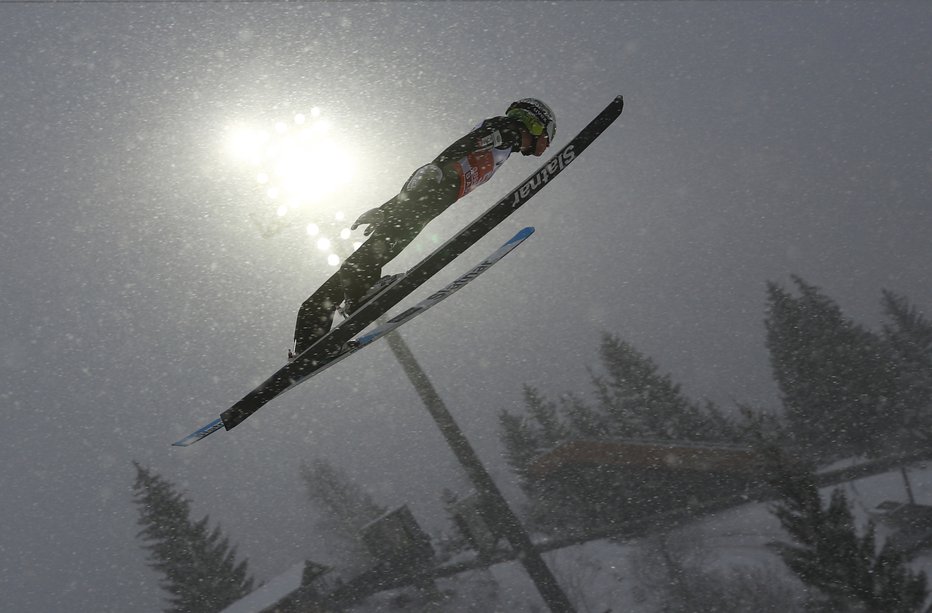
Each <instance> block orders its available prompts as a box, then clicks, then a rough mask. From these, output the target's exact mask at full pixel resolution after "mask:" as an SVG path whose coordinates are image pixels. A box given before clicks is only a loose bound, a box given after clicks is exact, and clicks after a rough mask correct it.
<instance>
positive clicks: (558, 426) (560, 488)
mask: <svg viewBox="0 0 932 613" xmlns="http://www.w3.org/2000/svg"><path fill="white" fill-rule="evenodd" d="M599 357H600V359H601V365H602V370H603V371H604V373H602V374H592V375H591V381H590V382H591V385H592V387H593V392H594V393H593V396H594V399H595V401H596V402H595V403H594V404H591V405H590V404H588V403H587V402H585V401H584V400H583V399H582V398H580V397H579V396H578V395H576V394H567V395H564V396H563V397H561V398H560V399H559V401H558V402H554V401H551V400H549V399H547V398H546V397H545V396H544V395H543V394H541V393H540V392H539V391H538V390H537V389H535V388H533V387H531V386H525V388H524V405H525V412H524V414H521V415H516V414H513V413H510V412H508V411H503V412H502V413H501V414H500V425H501V438H502V442H503V444H504V447H505V456H506V459H507V461H508V463H509V464H510V465H511V467H512V469H513V470H514V471H515V474H516V475H517V476H518V478H519V480H520V482H521V485H522V487H523V489H524V491H525V493H526V494H527V495H528V498H529V500H530V510H529V516H530V518H531V520H532V521H533V522H534V523H536V524H537V525H538V527H541V528H551V529H556V528H567V529H577V528H578V529H584V528H585V527H592V526H594V525H598V524H599V523H604V522H611V521H613V518H616V517H619V516H624V515H626V514H628V515H629V516H630V513H634V512H643V509H641V511H635V510H634V509H632V508H631V505H627V504H626V505H621V506H620V505H619V501H620V500H627V499H629V498H631V488H632V487H635V486H636V485H637V484H635V483H633V482H632V481H631V480H630V479H628V478H627V477H626V475H625V474H624V473H625V471H622V470H619V471H612V470H610V469H608V468H606V469H605V470H600V471H588V470H585V469H583V468H581V467H566V469H565V470H561V471H560V473H559V474H558V475H557V474H554V475H548V476H545V477H541V476H540V475H537V476H535V475H533V474H532V470H531V468H532V465H533V462H534V461H535V460H536V459H537V458H538V457H540V455H541V454H542V453H544V452H546V451H548V450H551V449H554V448H556V447H558V446H560V445H561V444H564V443H567V442H570V441H613V440H618V439H624V438H635V439H654V440H657V439H660V440H666V441H708V442H734V441H737V440H739V439H740V436H741V435H740V433H739V432H738V429H737V428H736V427H735V426H734V425H733V424H732V423H731V422H730V421H729V420H728V419H726V418H725V417H724V416H723V415H722V414H721V413H720V412H719V410H718V409H717V408H716V407H715V406H714V405H713V404H711V403H705V404H700V403H696V402H693V401H692V400H690V399H689V398H688V397H686V395H685V394H683V393H682V391H681V389H680V386H679V385H678V384H677V383H675V382H674V381H673V380H672V378H671V377H670V376H669V375H665V374H661V373H660V372H659V368H658V366H657V365H656V364H655V363H654V362H653V360H651V359H650V358H649V357H647V356H645V355H644V354H642V353H640V352H639V351H638V350H637V349H635V348H634V347H633V346H632V345H630V344H629V343H626V342H624V341H622V340H620V339H619V338H617V337H615V336H612V335H610V334H605V335H603V338H602V342H601V345H600V348H599ZM577 468H579V470H577ZM650 485H651V486H657V487H659V485H658V484H656V483H652V484H650ZM625 492H628V495H626V494H625ZM642 493H643V492H642ZM650 497H651V500H652V501H653V503H655V504H656V505H662V504H663V503H662V500H663V499H664V496H663V495H662V492H658V491H654V490H651V492H650ZM632 504H633V503H632ZM622 507H624V508H622Z"/></svg>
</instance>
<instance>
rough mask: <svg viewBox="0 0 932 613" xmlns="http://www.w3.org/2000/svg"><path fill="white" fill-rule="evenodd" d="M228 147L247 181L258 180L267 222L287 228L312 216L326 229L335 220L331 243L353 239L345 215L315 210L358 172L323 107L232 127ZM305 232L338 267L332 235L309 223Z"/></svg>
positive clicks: (350, 152)
mask: <svg viewBox="0 0 932 613" xmlns="http://www.w3.org/2000/svg"><path fill="white" fill-rule="evenodd" d="M226 148H227V152H228V153H229V155H230V157H231V158H232V159H233V160H234V161H235V162H236V163H237V164H240V165H241V166H242V167H243V170H244V173H245V176H246V177H248V178H250V179H251V180H254V181H255V183H254V185H255V188H256V191H257V194H260V195H261V196H260V198H259V199H258V200H259V201H260V202H261V203H262V206H263V207H264V208H265V215H266V216H267V217H271V218H278V219H279V220H280V222H282V223H285V224H288V223H293V222H299V221H300V219H301V218H304V219H305V221H306V220H307V218H308V217H310V218H311V219H315V220H318V223H320V222H324V223H325V224H329V223H330V222H329V220H335V221H336V224H339V227H336V226H335V227H334V228H333V231H332V232H333V239H336V238H337V236H339V238H340V239H343V240H344V242H345V239H347V238H349V236H348V235H347V232H346V230H345V229H344V226H343V224H342V223H340V222H343V220H344V219H345V215H344V213H343V212H342V211H336V212H333V211H332V210H331V211H328V212H327V213H325V214H321V213H322V211H317V210H315V209H314V208H312V207H313V206H314V205H315V204H318V203H325V202H326V199H327V197H328V196H331V195H332V194H334V193H335V192H337V191H338V190H340V189H341V188H345V187H347V186H348V185H349V183H350V181H351V180H352V179H353V176H354V172H355V167H356V163H355V159H354V156H353V153H352V151H351V150H350V149H348V148H347V147H346V146H345V145H344V144H343V143H342V142H341V140H340V138H339V136H338V129H337V127H336V126H335V125H334V124H333V122H332V121H330V120H328V119H327V118H325V117H323V112H322V111H321V109H320V108H319V107H313V108H311V109H309V110H307V111H306V112H300V113H295V114H293V115H291V116H290V117H288V118H278V119H277V120H275V121H273V122H272V123H270V124H266V125H258V126H256V125H248V124H245V123H240V124H237V125H234V126H231V127H229V128H228V129H227V131H226ZM324 206H325V205H324ZM302 212H303V213H304V215H301V213H302ZM260 213H261V212H260ZM289 219H290V220H291V222H289ZM306 228H307V234H308V236H309V237H312V239H313V240H314V243H315V245H316V246H317V248H318V249H320V251H323V252H325V253H326V254H327V261H328V263H329V264H331V265H336V264H335V263H334V262H336V263H339V262H340V260H341V259H342V258H341V256H340V255H338V254H337V253H333V252H332V251H333V247H334V243H335V240H332V239H331V238H328V237H327V236H325V234H330V233H331V232H330V230H325V229H324V228H323V227H321V226H318V225H317V223H309V224H307V225H306ZM351 249H352V247H351V246H349V245H347V246H346V250H347V251H348V250H351Z"/></svg>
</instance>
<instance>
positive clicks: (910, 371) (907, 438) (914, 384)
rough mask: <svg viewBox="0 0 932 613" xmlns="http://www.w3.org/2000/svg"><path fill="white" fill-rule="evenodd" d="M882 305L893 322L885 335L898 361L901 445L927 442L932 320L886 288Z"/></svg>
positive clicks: (931, 424) (931, 413)
mask: <svg viewBox="0 0 932 613" xmlns="http://www.w3.org/2000/svg"><path fill="white" fill-rule="evenodd" d="M883 306H884V311H885V313H886V315H887V317H888V318H889V320H890V323H888V324H887V325H885V326H884V338H885V339H886V342H887V344H888V346H889V348H890V351H891V354H892V356H893V359H894V360H895V363H896V398H895V403H896V405H897V414H898V415H902V421H901V422H900V425H901V431H900V436H898V437H891V438H894V441H895V444H896V443H898V444H899V445H900V447H901V448H902V447H904V446H905V447H914V446H920V445H924V446H928V444H929V442H930V435H929V434H928V433H929V432H930V431H932V322H930V321H929V320H928V319H926V318H925V317H924V316H923V315H922V313H920V312H919V311H918V310H917V309H916V308H915V307H914V306H912V305H910V304H909V301H908V300H907V299H906V298H905V297H903V296H899V295H897V294H894V293H893V292H889V291H885V292H883Z"/></svg>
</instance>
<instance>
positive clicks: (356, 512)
mask: <svg viewBox="0 0 932 613" xmlns="http://www.w3.org/2000/svg"><path fill="white" fill-rule="evenodd" d="M301 478H302V479H303V480H304V485H305V486H306V488H307V494H308V498H309V499H310V500H311V502H312V503H313V504H314V505H315V506H316V507H317V509H318V510H319V511H320V512H321V517H320V520H319V523H318V525H319V527H320V528H321V531H322V533H323V534H324V535H325V536H327V537H328V538H331V539H332V542H331V543H330V544H331V546H333V547H334V549H335V550H337V551H339V552H340V554H341V556H342V557H343V562H344V563H345V564H349V565H351V566H353V565H360V566H361V565H365V564H367V563H368V561H369V556H368V553H367V552H366V550H365V548H364V547H363V545H362V542H361V541H360V540H359V536H360V532H361V531H362V529H363V527H364V526H366V525H367V524H369V523H370V522H372V521H374V520H375V519H378V518H379V517H381V516H382V515H384V514H385V512H386V511H387V508H386V507H384V506H381V505H379V504H377V503H376V502H375V500H374V499H373V497H372V496H371V495H370V494H369V492H367V491H366V490H365V488H363V487H362V486H361V485H359V484H358V483H356V482H354V481H353V480H352V479H351V478H350V477H349V475H348V474H347V473H346V472H345V471H342V470H340V469H338V468H336V467H335V466H333V465H332V464H330V463H329V462H327V461H326V460H324V459H321V458H318V459H315V460H313V461H312V462H311V463H310V464H302V465H301Z"/></svg>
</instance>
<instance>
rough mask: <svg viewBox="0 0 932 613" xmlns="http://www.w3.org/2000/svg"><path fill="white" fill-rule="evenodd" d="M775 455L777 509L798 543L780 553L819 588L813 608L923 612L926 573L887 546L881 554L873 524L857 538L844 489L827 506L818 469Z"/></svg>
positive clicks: (875, 612)
mask: <svg viewBox="0 0 932 613" xmlns="http://www.w3.org/2000/svg"><path fill="white" fill-rule="evenodd" d="M773 457H774V458H775V459H776V461H775V462H774V464H773V468H774V474H773V479H772V483H773V485H774V487H775V488H776V489H777V491H778V492H779V494H780V497H781V500H780V502H779V503H778V504H777V505H776V506H775V507H774V509H773V513H774V515H776V517H777V518H778V519H779V520H780V523H781V525H782V526H783V528H784V529H785V530H786V531H787V532H788V533H789V535H790V536H791V537H792V538H793V541H794V543H793V544H786V543H780V544H779V545H778V551H779V553H780V556H781V557H782V558H783V561H784V562H785V563H786V565H787V566H789V568H790V569H791V570H792V571H793V572H794V573H796V575H797V576H798V577H799V578H800V579H801V580H802V581H803V582H804V583H805V584H807V585H809V586H812V587H814V588H816V589H817V590H818V591H819V596H817V597H816V598H814V602H813V605H814V607H815V608H817V609H821V610H829V611H856V610H865V611H869V612H871V613H906V612H910V611H918V610H919V609H920V607H921V606H922V603H923V602H924V601H925V597H926V594H927V590H926V576H925V574H923V573H915V572H913V571H911V570H910V569H909V568H908V567H907V566H906V565H905V562H904V560H903V558H902V556H900V555H899V554H897V553H896V552H895V551H894V550H893V549H891V548H890V547H889V546H887V545H885V546H884V547H883V549H881V550H880V552H879V553H877V550H876V543H875V535H874V527H873V524H868V526H867V529H866V530H865V531H864V534H863V535H862V536H858V534H857V530H856V528H855V525H854V519H853V517H852V515H851V509H850V507H849V505H848V501H847V497H846V496H845V494H844V491H843V490H841V489H836V490H835V491H833V492H832V495H831V499H830V501H829V504H828V507H827V508H823V506H822V500H821V498H820V496H819V491H818V489H817V487H816V485H815V478H814V476H813V473H812V472H811V471H809V470H805V469H800V468H793V467H790V466H789V465H788V464H787V463H786V461H785V459H783V458H782V457H780V455H779V453H778V452H777V453H774V456H773Z"/></svg>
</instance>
